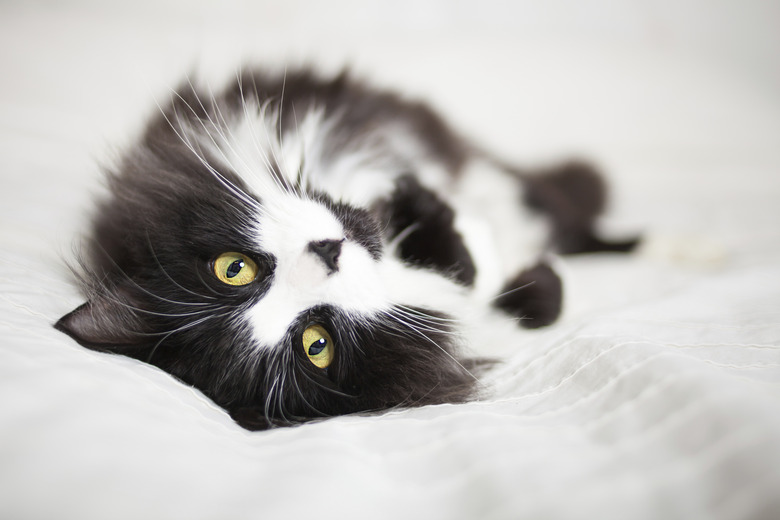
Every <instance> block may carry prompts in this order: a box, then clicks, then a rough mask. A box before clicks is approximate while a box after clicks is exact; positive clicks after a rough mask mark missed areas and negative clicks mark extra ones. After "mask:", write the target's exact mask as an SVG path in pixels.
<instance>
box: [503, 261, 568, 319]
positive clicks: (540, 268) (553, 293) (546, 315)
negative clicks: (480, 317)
mask: <svg viewBox="0 0 780 520" xmlns="http://www.w3.org/2000/svg"><path fill="white" fill-rule="evenodd" d="M562 303H563V284H562V283H561V279H560V278H559V277H558V275H557V274H556V273H555V271H553V270H552V268H551V267H550V266H549V265H547V264H543V263H540V264H538V265H536V266H534V267H532V268H530V269H526V270H524V271H522V272H521V273H520V274H518V275H517V276H516V277H515V278H513V279H512V280H510V281H509V282H507V284H506V285H505V286H504V288H503V289H502V290H501V296H499V297H498V298H496V300H495V302H494V304H495V306H496V307H498V308H499V309H501V310H503V311H505V312H507V313H509V314H512V315H514V316H516V317H518V318H519V321H520V325H522V326H523V327H525V328H527V329H538V328H539V327H544V326H546V325H549V324H551V323H552V322H554V321H555V320H556V319H557V318H558V315H559V314H560V313H561V305H562Z"/></svg>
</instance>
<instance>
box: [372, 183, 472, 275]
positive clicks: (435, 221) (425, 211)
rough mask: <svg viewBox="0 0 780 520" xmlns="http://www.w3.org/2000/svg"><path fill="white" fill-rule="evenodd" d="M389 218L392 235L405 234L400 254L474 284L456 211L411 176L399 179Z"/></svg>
mask: <svg viewBox="0 0 780 520" xmlns="http://www.w3.org/2000/svg"><path fill="white" fill-rule="evenodd" d="M387 208H388V209H386V210H385V211H386V216H385V221H386V222H387V224H388V231H389V234H390V236H391V237H396V236H398V235H399V234H401V235H402V239H401V242H400V244H399V245H398V254H399V255H400V257H401V258H403V259H404V260H406V261H407V262H409V263H410V264H412V265H418V266H422V267H428V268H431V269H436V270H438V271H440V272H442V273H444V274H446V275H449V276H452V277H453V278H454V279H455V280H457V281H458V282H460V283H462V284H463V285H467V286H469V285H472V284H473V283H474V277H475V276H476V269H475V268H474V262H473V261H472V260H471V255H470V254H469V251H468V249H466V246H465V245H464V243H463V238H462V237H461V236H460V233H458V232H457V231H456V230H455V212H454V211H453V210H452V208H450V207H449V206H448V205H447V204H446V203H445V202H444V201H443V200H441V198H440V197H438V196H437V195H436V194H435V193H433V192H432V191H431V190H429V189H426V188H425V187H423V186H422V185H421V184H420V183H419V182H418V181H417V179H415V178H414V177H413V176H411V175H404V176H402V177H400V178H399V179H398V180H397V181H396V188H395V191H394V192H393V195H392V197H391V198H390V200H389V201H388V203H387Z"/></svg>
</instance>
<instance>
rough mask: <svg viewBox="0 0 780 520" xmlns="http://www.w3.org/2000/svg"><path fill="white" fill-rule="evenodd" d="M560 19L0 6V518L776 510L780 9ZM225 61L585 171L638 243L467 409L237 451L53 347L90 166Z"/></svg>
mask: <svg viewBox="0 0 780 520" xmlns="http://www.w3.org/2000/svg"><path fill="white" fill-rule="evenodd" d="M582 4H587V3H578V2H569V3H567V2H557V3H549V4H545V5H555V6H557V7H556V9H558V10H557V11H555V12H553V11H548V10H546V9H547V8H542V7H538V6H537V7H535V6H534V4H531V3H528V2H519V3H517V4H516V5H514V6H509V5H505V4H503V3H500V2H481V3H480V4H479V6H477V5H476V3H475V4H473V5H472V4H469V3H455V2H453V3H447V2H435V1H434V2H417V3H415V2H393V3H381V2H380V3H376V4H365V3H361V2H352V1H348V0H341V1H339V2H335V3H334V4H333V5H331V6H330V7H325V3H307V2H302V1H297V2H289V3H286V4H281V3H280V4H279V5H276V4H273V3H266V2H259V3H242V2H238V1H236V2H227V3H223V4H222V7H216V5H214V6H212V5H211V4H203V3H200V4H197V5H190V3H186V2H167V3H165V4H158V3H154V2H148V3H146V4H145V3H143V2H142V3H140V4H133V5H134V6H133V7H131V6H124V5H119V4H117V5H109V4H106V3H99V2H89V1H82V2H75V3H73V2H71V3H61V4H52V5H50V6H49V7H46V8H44V7H41V6H38V5H37V4H33V5H30V4H24V3H13V2H11V3H4V4H2V6H0V48H1V49H2V51H0V70H2V76H1V77H0V217H1V220H0V247H1V248H2V249H1V250H0V251H1V253H0V518H3V519H9V520H14V519H47V518H58V519H80V520H84V519H108V518H111V519H138V518H146V519H157V518H160V519H162V518H187V519H193V520H194V519H226V518H230V519H242V518H247V519H248V518H302V517H304V516H316V517H318V518H336V517H338V518H358V517H364V518H441V519H472V518H480V519H482V518H489V519H492V518H495V519H504V518H507V519H509V518H511V519H525V518H528V519H538V518H599V519H608V518H620V519H629V518H630V519H645V518H647V519H669V518H685V519H690V518H706V519H742V518H766V519H771V518H780V493H778V491H780V231H778V229H780V228H779V227H778V224H779V223H780V218H779V217H780V209H778V201H780V88H779V87H780V76H778V74H777V72H778V71H777V64H776V61H773V60H772V58H774V59H775V60H776V57H777V55H778V51H779V50H780V39H778V36H777V31H776V30H774V29H775V25H776V21H777V20H779V19H780V13H778V10H777V9H776V8H774V7H772V6H770V5H768V4H766V3H760V2H741V3H738V2H734V6H733V7H728V6H722V5H721V6H719V7H708V8H707V9H708V12H707V16H701V17H700V16H699V15H698V11H697V5H698V4H697V3H696V2H691V1H689V2H682V3H674V4H673V5H675V6H677V7H675V8H672V7H670V6H671V5H672V4H669V6H666V8H662V7H658V8H656V10H655V11H653V10H652V9H650V4H651V3H650V2H638V3H633V4H630V5H631V6H633V7H631V8H629V7H625V5H628V4H629V3H625V4H619V3H618V4H615V5H612V4H611V3H609V2H607V3H605V2H592V6H591V8H592V11H591V10H587V11H586V10H585V9H584V8H583V7H581V5H582ZM607 4H609V5H607ZM621 5H622V7H621ZM578 6H579V7H578ZM643 9H644V10H643ZM710 9H711V10H710ZM651 11H652V12H651ZM731 31H736V32H734V33H732V32H731ZM242 60H244V61H245V60H252V61H256V62H263V63H275V64H280V63H295V62H308V63H316V64H317V65H318V66H320V67H321V68H323V69H326V70H328V69H329V68H330V69H332V68H335V67H339V66H340V65H342V64H344V63H351V64H353V69H354V70H356V71H357V72H358V73H359V74H361V75H363V76H365V77H368V78H370V79H371V80H372V81H374V82H377V83H383V84H388V85H391V86H394V87H398V88H402V89H404V90H405V91H406V92H409V93H411V94H414V95H416V96H418V97H423V98H426V99H429V100H432V101H433V102H434V103H435V104H436V106H437V107H438V108H439V109H440V110H442V111H444V112H445V113H446V114H447V115H448V117H449V118H450V119H451V120H452V121H453V122H454V123H455V124H456V125H457V126H458V127H459V128H461V129H463V130H464V131H465V132H466V133H467V134H468V135H471V136H473V137H476V138H478V140H479V141H480V142H482V143H485V144H486V145H489V146H490V147H492V148H493V149H494V150H496V151H498V152H500V153H502V154H503V155H504V156H506V157H507V158H509V159H513V160H517V161H520V162H523V161H525V162H530V163H533V162H543V161H545V160H549V159H552V158H554V157H560V154H565V153H568V152H575V153H586V152H587V153H588V155H589V157H592V158H593V159H594V160H595V161H596V162H598V163H599V164H600V165H602V166H603V167H604V169H605V170H606V171H607V172H608V175H609V177H610V180H611V181H612V183H613V186H614V189H613V192H612V195H613V203H612V206H611V211H610V213H609V215H608V216H607V218H606V219H605V221H604V223H603V224H604V226H605V229H608V230H610V231H611V232H614V233H630V232H633V231H638V230H644V231H645V232H646V233H647V236H648V244H647V245H648V247H647V248H646V249H645V251H644V252H643V253H642V254H639V255H634V256H631V257H620V256H612V255H591V256H583V257H578V258H564V259H560V260H559V262H560V265H561V268H562V270H563V272H564V273H565V280H566V282H565V283H566V290H567V293H566V304H567V307H566V312H565V314H564V316H563V318H562V320H561V321H560V322H559V323H558V324H556V325H554V326H552V327H549V328H546V329H543V330H539V331H533V332H528V331H518V332H517V333H516V335H515V336H510V337H504V338H502V339H501V344H500V345H495V344H491V345H474V348H475V350H478V349H480V348H483V347H485V348H487V347H491V348H492V349H493V350H495V347H497V346H498V347H500V348H499V350H500V351H501V356H502V360H503V361H502V363H501V364H499V365H498V367H497V368H495V369H494V370H493V371H492V372H491V373H490V374H489V375H488V376H486V377H485V378H484V380H483V382H482V383H483V386H484V397H483V398H481V399H479V400H477V401H475V402H471V403H468V404H460V405H446V406H432V407H425V408H421V409H414V410H398V411H393V412H390V413H387V414H384V415H380V416H376V417H342V418H335V419H332V420H328V421H324V422H321V423H316V424H309V425H305V426H302V427H296V428H287V429H277V430H271V431H267V432H256V433H249V432H246V431H244V430H242V429H240V428H239V427H237V426H236V425H235V424H233V423H232V421H231V420H230V419H229V417H228V416H227V415H226V414H225V413H224V412H223V411H222V410H221V409H219V408H217V407H215V406H214V405H213V404H212V403H211V402H210V401H209V400H208V399H206V398H205V397H204V396H203V395H201V394H200V393H199V392H197V391H195V390H193V389H191V388H188V387H187V386H185V385H182V384H180V383H178V382H176V381H174V380H173V379H172V378H170V377H169V376H167V375H166V374H164V373H162V372H160V371H159V370H157V369H155V368H153V367H149V366H146V365H143V364H141V363H138V362H135V361H133V360H130V359H125V358H122V357H115V356H109V355H103V354H98V353H95V352H91V351H87V350H86V349H83V348H81V347H79V346H78V345H77V344H75V343H74V342H73V341H71V340H70V339H69V338H67V337H66V336H64V335H62V334H60V333H58V332H56V331H55V330H53V329H52V327H51V325H52V323H53V322H54V321H56V319H57V318H58V317H59V316H61V315H62V314H64V313H65V312H67V311H69V310H71V309H72V308H73V307H75V306H76V305H78V304H79V303H80V302H81V297H80V295H79V294H78V291H77V290H76V288H75V286H74V285H73V283H72V281H71V278H70V276H69V273H68V270H67V267H66V263H67V260H68V259H72V258H73V248H74V245H73V244H76V243H77V237H78V234H79V233H80V232H82V231H83V230H84V229H85V223H86V222H87V217H88V214H89V210H90V208H91V206H90V204H91V200H92V198H93V196H94V195H95V194H99V193H100V192H101V189H102V188H101V183H100V171H99V164H100V163H101V162H104V161H108V160H110V158H111V157H112V156H113V154H114V152H115V149H116V148H115V147H118V146H119V147H121V146H122V145H124V144H126V143H128V142H130V141H131V139H132V137H133V136H134V135H136V133H137V132H138V129H139V128H140V125H141V124H142V122H143V120H144V118H145V117H146V116H148V115H149V114H151V113H152V112H153V110H155V109H156V108H155V104H154V103H155V100H158V99H164V98H165V96H166V95H167V92H168V90H167V89H168V88H170V87H171V86H173V85H175V84H176V83H177V82H178V81H179V80H180V78H182V77H183V76H184V74H187V73H189V74H198V75H202V76H204V77H207V78H212V77H213V78H219V77H223V76H220V74H221V73H225V72H226V73H228V74H229V73H230V71H231V70H235V66H236V64H237V63H239V62H240V61H242ZM214 81H215V82H218V80H217V79H215V80H214ZM215 84H216V83H215ZM487 341H488V339H487V338H486V342H487ZM491 341H492V340H491Z"/></svg>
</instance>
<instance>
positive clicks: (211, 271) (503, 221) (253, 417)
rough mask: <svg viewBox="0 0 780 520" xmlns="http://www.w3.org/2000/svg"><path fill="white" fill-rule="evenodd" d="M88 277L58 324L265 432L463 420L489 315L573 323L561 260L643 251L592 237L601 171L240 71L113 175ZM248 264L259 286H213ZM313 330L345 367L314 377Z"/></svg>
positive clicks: (175, 104)
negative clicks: (235, 256)
mask: <svg viewBox="0 0 780 520" xmlns="http://www.w3.org/2000/svg"><path fill="white" fill-rule="evenodd" d="M108 179H109V186H110V197H109V198H108V199H107V200H104V201H103V202H102V204H101V205H100V207H99V210H98V212H97V214H96V217H95V220H94V229H93V233H92V240H91V247H90V248H89V251H88V256H87V258H86V259H85V260H84V262H83V264H84V266H83V269H82V271H81V275H80V279H81V280H82V281H83V286H84V290H85V294H86V296H87V302H86V303H85V304H83V305H82V306H80V307H78V308H77V309H76V310H74V311H73V312H71V313H69V314H67V315H66V316H64V317H63V318H62V319H61V320H60V321H59V322H58V323H57V324H56V327H57V328H58V329H60V330H62V331H63V332H65V333H67V334H69V335H70V336H72V337H73V338H74V339H76V340H77V341H78V342H79V343H81V344H82V345H84V346H86V347H88V348H92V349H95V350H99V351H105V352H114V353H120V354H125V355H128V356H132V357H134V358H137V359H140V360H143V361H145V362H148V363H151V364H153V365H156V366H158V367H160V368H162V369H163V370H165V371H167V372H169V373H170V374H172V375H173V376H175V377H177V378H179V379H180V380H182V381H184V382H186V383H188V384H191V385H193V386H195V387H197V388H199V389H200V390H201V391H203V392H204V393H205V394H206V395H207V396H209V397H210V398H211V399H213V400H214V401H215V402H216V403H217V404H219V405H220V406H222V407H224V408H225V409H226V410H228V412H229V413H230V414H231V415H232V417H233V418H234V419H236V421H237V422H239V424H241V425H243V426H244V427H247V428H250V429H263V428H266V427H268V426H271V425H280V424H291V423H295V422H301V421H305V420H310V419H313V418H318V417H327V416H332V415H337V414H346V413H355V412H368V411H378V410H385V409H388V408H391V407H397V406H418V405H425V404H435V403H444V402H461V401H464V400H467V399H470V398H472V397H474V396H475V393H476V391H477V389H478V386H477V384H476V383H477V377H476V374H478V372H479V370H481V369H482V368H483V367H484V366H485V365H486V364H487V362H486V361H484V360H479V359H474V358H470V357H468V356H467V354H466V347H467V346H468V345H465V344H464V343H465V340H464V336H463V334H462V329H463V326H462V325H463V320H465V319H467V318H468V314H469V313H470V312H471V309H472V308H473V306H474V305H475V302H476V304H480V303H479V302H482V304H481V305H483V306H490V305H492V306H493V307H494V308H495V309H496V310H500V311H503V312H506V313H508V314H510V315H512V316H514V317H516V318H518V320H519V323H520V325H522V326H526V327H538V326H543V325H546V324H549V323H551V322H553V321H554V320H555V319H556V317H557V316H558V314H559V312H560V306H561V295H562V290H563V288H562V285H561V282H560V279H559V278H558V276H557V275H556V274H555V272H554V270H553V269H552V268H551V267H550V266H549V265H547V264H546V263H545V262H544V258H545V255H546V254H547V253H548V252H549V251H559V252H562V253H577V252H583V251H597V250H629V249H631V248H632V247H633V245H634V242H633V241H630V242H625V243H608V242H605V241H603V240H601V239H599V238H598V237H597V236H596V235H595V234H594V232H593V226H594V220H595V218H596V217H597V216H598V214H599V213H600V212H601V211H602V209H603V207H604V200H605V189H604V185H603V183H602V181H601V180H600V178H599V176H598V175H597V174H596V172H595V171H594V170H593V169H591V168H590V167H589V166H587V165H584V164H578V163H569V164H565V165H562V166H560V167H557V168H553V169H550V170H549V171H545V172H524V171H520V170H518V169H515V168H512V167H507V166H505V165H502V164H501V163H500V162H498V161H496V160H495V159H493V158H492V157H490V156H489V155H487V154H485V153H483V152H482V151H480V150H478V149H477V148H476V147H474V146H472V145H470V144H469V143H468V142H466V141H465V140H464V139H463V138H461V137H460V136H459V135H458V134H456V133H455V132H454V131H453V130H451V129H450V128H449V127H448V126H447V125H446V124H445V123H444V122H443V120H442V119H441V118H440V117H439V116H438V115H437V114H436V113H434V112H433V111H432V110H431V109H430V108H428V107H427V106H425V105H423V104H421V103H417V102H412V101H408V100H405V99H403V98H400V97H398V96H397V95H395V94H392V93H388V92H384V91H381V90H376V89H372V88H368V87H366V86H365V85H363V84H361V83H359V82H356V81H354V80H352V79H351V78H350V77H348V76H347V75H346V74H345V75H341V76H338V77H336V78H320V77H318V76H316V75H315V74H313V73H311V72H308V71H300V72H297V73H288V74H285V75H281V76H276V75H273V74H267V73H265V72H263V71H253V70H248V71H244V72H242V73H241V74H239V75H238V77H237V79H236V81H235V82H233V83H232V84H230V85H229V86H228V87H227V88H226V89H224V90H223V91H222V92H220V93H218V94H213V93H211V92H208V91H203V90H198V89H197V88H195V87H194V86H192V85H191V84H190V83H187V84H185V85H184V86H182V87H181V88H179V89H178V90H177V91H176V92H175V94H174V95H173V96H172V98H171V101H170V103H169V104H168V105H167V106H164V107H162V109H161V111H160V114H159V115H158V116H157V117H156V118H154V119H153V120H152V121H151V122H150V123H149V125H148V127H147V128H146V130H145V132H144V133H143V135H142V137H141V139H140V140H139V142H138V143H137V144H136V145H135V146H134V147H133V148H131V149H130V150H128V152H127V153H126V154H125V155H124V157H123V158H122V160H121V161H120V162H119V164H118V165H117V166H116V167H115V168H114V169H113V170H112V171H110V172H109V173H108ZM225 252H238V253H241V254H242V255H245V257H246V258H248V259H250V260H251V261H252V262H253V263H254V265H256V266H257V272H256V275H255V276H254V278H253V280H252V281H251V283H247V284H245V285H241V286H233V285H228V284H226V283H224V281H221V280H220V279H219V277H218V276H216V275H215V269H216V268H215V259H217V258H218V257H219V255H221V254H222V253H225ZM312 325H316V326H321V327H323V328H324V329H325V330H326V331H327V332H328V333H329V335H330V338H329V339H330V341H329V348H332V349H333V350H332V352H333V359H332V362H330V364H329V365H328V366H327V367H324V368H323V367H319V366H317V365H315V364H314V363H313V362H312V361H311V360H310V359H309V357H310V356H308V355H307V352H313V351H307V350H306V346H305V345H304V344H303V343H302V341H303V339H302V338H303V335H304V331H305V330H307V328H310V327H311V326H312Z"/></svg>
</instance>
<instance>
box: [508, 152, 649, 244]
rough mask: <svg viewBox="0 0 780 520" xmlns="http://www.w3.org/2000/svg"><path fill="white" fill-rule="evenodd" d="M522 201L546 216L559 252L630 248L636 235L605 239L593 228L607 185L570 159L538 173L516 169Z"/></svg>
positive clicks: (635, 239) (590, 169) (604, 199)
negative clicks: (521, 187)
mask: <svg viewBox="0 0 780 520" xmlns="http://www.w3.org/2000/svg"><path fill="white" fill-rule="evenodd" d="M519 175H520V178H521V180H522V182H523V187H524V198H525V200H524V202H525V203H526V204H527V205H528V206H529V207H530V208H531V209H533V210H536V211H538V212H540V213H542V214H544V215H545V216H547V217H548V218H549V220H550V222H551V224H552V246H553V248H554V249H555V250H556V251H557V252H558V253H561V254H577V253H596V252H600V251H604V252H620V253H627V252H631V251H633V250H634V249H635V248H636V247H637V245H638V244H639V241H640V239H639V238H638V237H634V238H630V239H627V240H607V239H603V238H601V237H600V236H599V235H598V233H597V232H596V229H595V225H596V219H597V217H598V216H599V215H601V213H602V212H603V211H604V209H605V207H606V202H607V186H606V183H605V182H604V180H603V179H602V177H601V175H600V174H599V173H598V172H597V171H596V169H595V168H593V167H592V166H590V165H589V164H587V163H584V162H580V161H571V162H567V163H564V164H561V165H559V166H556V167H554V168H550V169H547V170H544V171H541V172H538V173H532V174H528V173H519Z"/></svg>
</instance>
